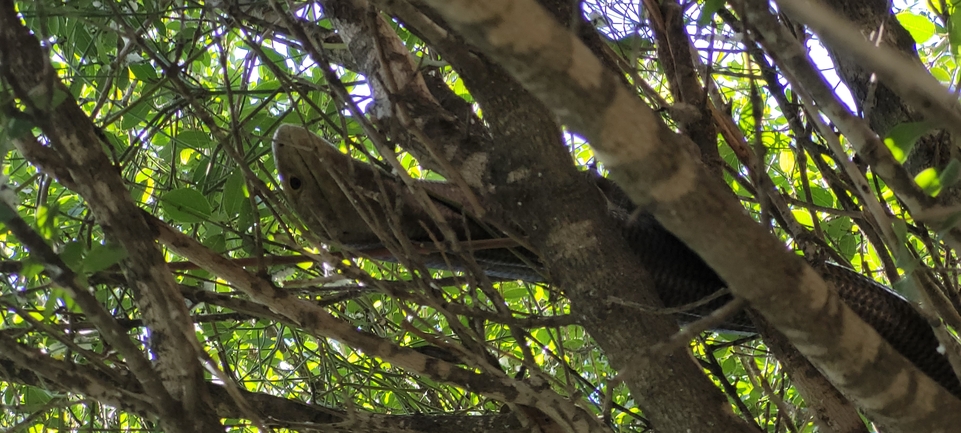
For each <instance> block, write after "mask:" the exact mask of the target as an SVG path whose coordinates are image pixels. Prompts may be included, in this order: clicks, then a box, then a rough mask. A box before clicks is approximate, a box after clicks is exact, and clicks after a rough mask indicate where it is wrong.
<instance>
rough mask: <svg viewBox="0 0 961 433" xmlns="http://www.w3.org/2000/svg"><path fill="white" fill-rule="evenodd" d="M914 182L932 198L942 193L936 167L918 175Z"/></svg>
mask: <svg viewBox="0 0 961 433" xmlns="http://www.w3.org/2000/svg"><path fill="white" fill-rule="evenodd" d="M914 181H915V182H917V184H918V186H920V187H921V189H923V190H924V192H926V193H927V194H928V195H930V196H931V197H937V195H938V193H939V192H941V178H940V177H939V176H938V170H937V169H935V168H934V167H931V168H927V169H925V170H924V171H922V172H920V173H918V174H917V176H914Z"/></svg>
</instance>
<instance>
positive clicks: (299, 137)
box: [273, 125, 961, 397]
mask: <svg viewBox="0 0 961 433" xmlns="http://www.w3.org/2000/svg"><path fill="white" fill-rule="evenodd" d="M273 150H274V157H275V159H276V161H277V169H278V172H279V173H280V177H281V179H282V181H283V185H284V192H285V193H286V194H287V197H288V198H289V199H290V202H291V203H292V204H293V205H294V206H295V209H296V211H297V213H298V214H300V216H301V217H302V218H303V219H304V223H305V224H306V225H307V228H308V229H310V230H312V231H314V232H316V233H318V234H320V235H321V237H323V238H325V239H328V240H338V241H340V242H341V243H343V244H345V245H348V246H372V245H380V244H381V240H380V238H379V237H378V236H377V235H376V234H375V233H374V231H373V230H371V228H370V226H368V223H367V222H365V220H364V219H363V218H361V216H360V213H358V212H357V210H356V208H355V206H354V205H353V204H352V203H351V201H350V200H348V198H347V196H346V195H345V194H344V193H343V192H342V191H343V190H342V189H341V186H340V184H339V183H337V182H336V179H349V184H348V186H349V189H348V190H351V191H354V192H359V193H360V196H361V197H360V199H361V202H360V203H359V205H360V208H362V209H369V210H380V211H381V212H383V210H384V209H385V207H384V206H383V205H381V204H380V203H389V204H390V206H389V207H388V208H389V209H390V210H391V211H392V212H393V214H392V215H393V216H394V217H395V218H396V219H395V226H399V227H401V229H400V231H399V233H400V234H402V235H403V236H406V237H407V238H408V239H410V240H414V241H418V242H429V237H428V236H427V232H426V231H425V230H424V229H423V225H425V224H426V225H427V227H433V225H432V223H431V220H430V218H428V217H427V216H426V213H425V212H423V211H421V210H419V209H418V208H415V207H413V205H412V204H413V203H416V201H415V200H414V198H413V196H412V195H411V194H410V193H409V192H408V191H407V190H406V187H404V186H403V185H402V184H400V182H399V181H398V180H397V179H396V178H394V177H392V176H389V175H386V174H382V175H380V177H381V181H382V185H383V186H384V187H383V188H379V187H378V183H377V177H378V175H377V174H376V173H377V172H376V171H375V170H374V169H373V168H372V167H371V166H370V165H367V164H364V163H361V162H359V161H353V160H352V159H351V158H350V157H348V156H347V155H344V154H342V153H340V151H339V150H337V149H336V148H334V147H333V145H331V144H330V143H328V142H327V141H326V140H323V139H322V138H320V137H318V136H316V135H314V134H313V133H311V132H310V131H308V130H306V129H304V128H302V127H299V126H293V125H282V126H281V127H280V128H278V129H277V133H276V134H275V135H274V143H273ZM332 173H333V174H335V175H334V176H332ZM295 179H296V181H295ZM594 180H595V183H596V184H597V186H598V189H599V190H600V191H601V192H602V193H603V194H604V195H605V196H606V197H607V198H608V201H609V204H610V207H611V211H612V214H614V216H615V217H618V219H619V220H620V221H623V223H624V236H625V238H626V239H627V240H628V242H629V243H630V244H631V248H632V250H633V251H634V253H635V254H637V256H638V257H639V258H640V260H641V262H642V263H643V264H644V266H645V268H646V269H648V270H649V271H650V273H651V276H652V278H653V280H654V286H655V290H656V291H657V293H658V296H660V298H661V300H662V301H663V302H664V305H665V306H667V307H679V306H682V305H685V304H688V303H692V302H695V301H697V300H699V299H702V298H705V297H707V296H710V295H712V294H714V293H715V292H717V291H718V290H720V289H723V288H724V287H725V283H724V282H723V281H722V280H721V279H720V278H719V277H718V276H717V274H716V273H714V271H713V270H712V269H710V267H708V266H707V264H705V263H704V262H703V260H701V258H700V257H698V256H697V254H695V253H694V252H693V251H691V250H690V249H689V248H687V246H686V245H684V244H683V243H682V242H681V241H679V240H678V239H677V238H675V237H674V236H673V235H672V234H671V233H669V232H668V231H667V230H665V229H664V228H663V227H661V226H660V224H658V223H657V221H655V220H654V218H653V217H651V216H650V215H649V214H646V213H640V214H639V215H636V216H635V217H634V218H633V219H629V218H628V215H631V214H632V213H633V212H634V210H635V207H634V205H633V204H631V203H630V201H629V200H627V198H626V196H625V195H624V194H623V192H622V191H621V190H620V189H619V188H618V187H617V185H615V184H614V183H613V182H610V181H608V180H607V179H604V178H594ZM295 184H296V185H295ZM422 186H424V187H425V188H426V189H428V190H429V191H430V192H431V193H432V194H434V195H435V196H438V197H439V198H440V200H438V202H437V203H438V204H439V205H441V206H443V205H444V203H449V202H454V203H456V202H458V197H459V195H458V192H457V190H456V188H454V187H453V186H452V185H448V184H445V183H438V182H426V181H424V182H423V184H422ZM383 198H386V200H383ZM443 209H444V213H445V218H446V219H447V222H448V223H449V224H451V226H452V228H453V229H454V231H455V232H456V233H458V235H460V236H461V237H462V239H467V238H468V235H467V233H468V231H469V233H470V236H469V238H470V239H474V240H477V239H489V238H490V235H489V234H487V233H485V232H483V231H482V230H480V228H479V227H477V226H476V225H472V224H467V225H466V226H465V225H464V223H463V221H464V218H462V217H461V215H460V213H459V212H457V211H455V210H454V208H451V207H444V208H443ZM375 216H377V215H375ZM368 220H371V221H373V222H375V223H378V221H384V218H383V214H380V217H379V218H373V219H372V218H370V216H369V215H368ZM381 224H382V223H381ZM382 227H383V224H382ZM431 230H432V231H434V230H433V228H432V229H431ZM434 233H437V232H436V231H434ZM474 255H475V256H476V258H477V262H478V263H479V264H480V265H481V266H482V268H483V270H484V272H486V273H488V274H490V275H494V276H499V277H508V278H516V279H522V280H526V281H531V282H537V281H543V280H544V279H543V277H541V273H539V272H537V271H536V270H534V269H531V268H530V267H528V266H526V265H525V264H524V263H523V262H522V261H521V260H519V259H517V257H516V256H514V255H513V254H512V253H510V252H508V251H506V250H503V249H501V250H489V251H475V252H474ZM529 257H530V258H533V257H535V256H534V255H533V254H531V255H530V256H529ZM424 263H426V264H427V266H429V267H435V268H447V267H450V265H451V264H453V267H454V268H455V269H461V268H462V266H458V263H457V262H456V261H455V262H453V263H452V262H451V261H447V260H441V259H438V255H437V254H434V255H431V256H429V257H427V258H425V259H424ZM816 268H817V269H818V270H819V272H820V273H821V275H822V276H823V277H824V278H825V280H826V281H828V282H829V283H831V284H832V285H833V286H834V287H835V288H836V289H837V290H838V293H839V295H840V297H841V299H842V300H843V301H844V302H845V303H846V304H847V305H848V306H849V307H851V308H852V309H853V310H854V311H855V313H857V314H858V316H860V317H861V318H862V319H863V320H864V321H865V322H867V323H868V324H870V325H871V326H872V327H873V328H874V329H875V330H877V331H878V333H879V334H881V336H882V337H883V338H884V339H885V340H887V341H888V342H889V343H891V345H892V346H893V347H894V348H895V349H896V350H897V351H898V352H900V353H901V354H902V355H904V356H905V357H906V358H908V359H909V360H910V361H911V362H912V363H914V364H915V365H916V366H918V368H920V369H921V370H922V371H924V372H925V373H926V374H928V375H929V376H931V377H932V378H934V379H935V380H936V381H937V382H939V383H940V384H941V385H942V386H944V387H945V389H947V390H949V391H950V392H952V393H953V394H954V395H956V396H958V397H961V382H959V381H958V379H957V377H955V376H954V373H953V371H952V369H951V367H950V365H949V363H948V362H947V359H946V358H945V357H944V356H942V355H940V354H939V353H938V352H937V347H938V345H939V343H938V341H937V338H936V337H935V336H934V333H933V331H932V330H931V327H930V326H929V325H928V324H927V321H926V320H925V319H924V318H923V317H922V316H921V315H920V314H919V313H918V312H917V311H916V310H915V309H914V308H913V307H912V306H911V305H910V304H909V303H908V302H907V301H905V300H904V299H902V298H901V297H900V296H898V295H897V294H895V293H894V292H892V291H890V289H888V288H886V287H884V286H882V285H880V284H877V283H876V282H874V281H872V280H870V279H868V278H865V277H863V276H861V275H860V274H858V273H856V272H854V271H851V270H850V269H847V268H843V267H840V266H837V265H832V264H823V265H819V266H816ZM730 299H731V298H730V296H729V295H727V296H723V297H721V298H718V299H716V300H714V301H713V302H710V303H708V304H706V305H703V306H701V307H698V308H693V309H690V310H689V311H687V312H685V313H682V314H678V315H677V317H678V320H679V321H682V322H685V321H690V320H693V319H696V318H697V317H700V316H702V315H704V314H707V313H709V312H710V311H712V310H714V309H716V308H718V307H720V306H722V305H724V304H725V303H726V302H728V301H730ZM722 326H723V327H724V329H725V330H728V331H735V332H752V331H753V324H752V323H751V322H750V321H749V320H748V319H747V317H746V316H745V315H743V314H741V315H737V316H735V317H732V318H731V319H729V320H728V322H727V323H724V324H722Z"/></svg>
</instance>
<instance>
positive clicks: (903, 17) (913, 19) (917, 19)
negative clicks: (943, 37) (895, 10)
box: [896, 11, 936, 44]
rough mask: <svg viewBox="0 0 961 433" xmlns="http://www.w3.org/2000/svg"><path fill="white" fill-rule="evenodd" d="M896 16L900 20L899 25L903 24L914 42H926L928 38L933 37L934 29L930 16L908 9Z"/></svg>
mask: <svg viewBox="0 0 961 433" xmlns="http://www.w3.org/2000/svg"><path fill="white" fill-rule="evenodd" d="M896 16H897V18H898V21H900V22H901V26H903V27H904V29H905V30H907V31H908V33H911V37H912V38H914V42H917V43H919V44H923V43H925V42H927V41H928V39H931V38H932V37H934V32H935V30H936V29H935V27H934V23H933V22H931V19H930V18H927V17H924V16H921V15H918V14H915V13H913V12H909V11H903V12H901V13H899V14H897V15H896Z"/></svg>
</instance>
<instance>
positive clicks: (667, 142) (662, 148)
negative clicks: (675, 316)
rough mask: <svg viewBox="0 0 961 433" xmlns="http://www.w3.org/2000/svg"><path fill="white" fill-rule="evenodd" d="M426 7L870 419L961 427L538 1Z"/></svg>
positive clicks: (946, 397)
mask: <svg viewBox="0 0 961 433" xmlns="http://www.w3.org/2000/svg"><path fill="white" fill-rule="evenodd" d="M427 3H428V4H430V5H431V7H433V8H435V9H436V10H437V11H438V12H439V13H440V14H441V15H443V16H444V17H445V19H447V20H448V22H449V23H450V24H451V25H452V26H453V27H454V28H455V29H457V30H459V32H460V33H461V34H462V35H464V37H465V38H466V39H467V40H468V41H470V42H471V43H472V44H474V45H476V46H478V47H479V48H481V49H482V50H483V51H484V52H485V53H486V54H487V55H490V56H491V57H492V58H494V59H495V60H496V61H497V62H498V63H499V64H501V65H502V66H504V67H505V68H506V69H507V70H508V71H510V72H511V74H512V75H514V76H515V77H518V78H519V79H520V81H521V82H522V83H524V85H525V87H526V88H527V89H528V90H530V91H531V92H532V93H533V94H535V95H537V96H538V97H539V98H541V99H542V100H543V101H544V102H545V103H546V104H547V106H549V107H552V108H554V109H555V112H556V113H557V114H558V115H559V116H560V118H561V120H562V121H563V122H564V123H566V124H568V125H570V127H571V128H572V129H573V130H575V131H578V132H580V133H582V134H583V135H584V136H585V137H587V138H588V139H589V140H590V141H591V143H592V145H594V146H595V152H596V154H598V155H599V156H600V157H601V159H602V160H603V161H604V162H605V163H606V164H607V166H608V167H609V168H610V169H611V174H612V177H613V178H614V180H615V181H617V182H618V183H619V184H621V186H622V187H624V188H625V190H626V191H627V192H628V194H629V195H630V196H631V198H632V199H633V200H634V201H636V202H637V203H640V204H642V205H646V206H649V208H651V209H653V213H654V215H655V216H656V217H657V218H658V220H659V221H660V222H661V223H662V224H664V225H665V226H666V227H667V228H668V229H669V230H671V231H672V232H673V233H675V234H676V235H677V236H678V237H679V238H681V239H682V240H683V241H684V242H685V243H687V244H688V245H689V246H690V247H692V248H693V249H694V250H695V251H697V252H698V253H699V254H700V255H701V256H702V257H703V258H704V259H705V261H706V262H707V263H708V264H709V265H711V266H712V267H713V268H714V269H715V270H716V271H717V272H718V273H719V274H720V275H721V277H722V278H724V279H725V281H727V282H728V283H729V284H730V287H731V290H732V292H733V293H734V294H735V295H738V296H742V297H744V298H745V299H747V300H748V301H749V302H750V303H751V305H752V307H754V308H756V309H757V310H758V311H759V312H760V313H761V314H762V315H763V316H764V317H765V318H766V319H767V320H768V321H770V322H771V324H772V325H773V326H774V327H776V328H777V329H778V330H779V331H781V332H783V333H784V334H785V335H786V336H787V337H788V338H789V340H790V341H791V342H792V343H793V344H795V346H797V347H798V349H799V350H800V351H801V352H802V353H803V354H805V356H807V357H808V358H809V359H810V360H811V361H812V363H813V364H814V365H816V366H817V367H818V368H819V369H820V370H821V371H822V372H824V373H825V374H826V375H827V377H828V378H829V379H830V380H831V381H832V382H833V383H835V385H837V386H838V388H839V389H840V390H841V391H842V392H844V393H845V394H846V395H848V396H849V397H850V398H851V399H852V400H853V401H854V402H855V403H856V404H857V405H858V406H859V407H860V408H862V410H864V411H865V413H866V414H868V416H870V417H872V418H876V419H878V420H879V421H882V422H883V423H884V424H886V425H888V426H889V428H890V429H892V431H904V432H908V431H945V432H946V431H950V430H951V429H953V428H954V427H955V426H956V425H957V424H958V422H959V421H961V415H959V414H958V413H957V412H956V411H957V410H958V409H961V401H959V400H958V399H955V398H953V397H951V396H950V394H948V393H947V392H946V391H945V390H943V389H942V388H940V387H939V386H937V385H936V384H935V383H934V382H933V381H932V380H930V378H928V377H926V376H924V375H923V374H921V373H920V372H919V371H918V370H917V369H916V368H914V367H913V366H911V365H910V364H909V363H908V362H907V361H906V360H905V359H903V358H902V357H900V356H899V355H897V354H896V353H895V352H894V351H893V349H892V348H891V347H890V346H889V345H887V344H886V343H885V342H884V341H883V340H881V338H880V337H879V336H878V335H877V334H876V332H874V331H873V329H871V328H870V327H869V326H868V325H867V324H865V323H864V322H862V321H861V320H860V319H858V318H857V317H856V316H855V315H854V313H853V312H851V311H850V310H849V309H848V308H846V307H845V306H844V305H843V304H842V303H841V302H840V300H839V299H838V298H837V294H836V293H834V292H832V291H831V290H829V289H828V287H827V286H826V284H825V283H824V281H823V280H821V278H820V277H818V276H817V275H816V273H815V272H814V271H813V270H812V269H811V268H809V267H808V266H807V265H805V264H804V263H803V262H802V261H801V260H800V259H799V258H798V257H797V256H795V255H794V254H792V253H790V252H788V251H785V250H784V248H783V246H782V245H780V242H779V241H778V240H777V239H775V238H774V237H772V236H771V235H769V234H767V233H765V232H764V231H763V230H762V229H761V228H760V227H759V226H758V225H757V224H756V223H755V222H754V221H753V220H751V219H750V218H749V217H747V216H746V215H744V214H743V211H742V210H741V207H740V205H739V204H738V203H736V202H734V201H733V200H730V199H729V198H728V197H729V196H728V195H726V193H725V192H724V191H725V190H726V187H725V186H724V185H723V184H721V183H720V182H718V181H717V179H715V178H713V177H711V176H709V175H707V174H706V172H705V171H704V170H703V168H702V167H699V166H698V165H697V164H696V163H694V162H692V161H694V158H693V157H692V156H690V155H687V154H686V152H685V151H684V150H683V149H684V146H683V145H682V144H681V143H682V142H683V141H685V140H686V139H685V138H684V137H683V136H678V135H676V134H674V133H673V132H671V131H670V130H668V129H667V128H666V126H665V125H664V124H663V123H662V122H661V121H660V119H659V118H657V116H655V115H654V113H653V112H652V111H651V110H650V108H648V107H646V106H645V105H643V104H642V103H641V102H640V101H639V100H638V99H637V97H636V96H635V95H634V94H633V93H632V92H630V91H629V90H628V89H625V88H623V87H622V86H621V85H620V81H619V79H618V78H616V77H614V76H613V75H612V74H610V73H609V72H607V71H606V70H605V69H604V68H603V67H602V65H601V64H600V62H598V61H597V59H596V58H594V57H593V56H592V55H591V54H590V52H589V51H588V50H587V49H586V47H584V46H583V45H582V44H580V43H579V42H578V41H577V40H576V39H575V38H574V37H573V36H571V35H570V34H569V33H568V32H567V30H566V29H564V28H562V27H561V26H558V25H557V24H556V23H551V22H550V17H549V16H548V14H547V13H546V12H545V11H543V9H541V8H540V7H539V6H538V5H537V4H536V3H535V2H533V1H524V0H515V1H506V0H505V1H489V2H484V3H483V4H480V3H475V2H469V1H429V2H427ZM520 17H523V19H521V18H520ZM535 23H536V24H535ZM535 29H536V31H535ZM717 227H725V230H723V231H718V230H716V228H717ZM812 317H818V318H819V320H816V321H812V320H811V318H812ZM935 402H937V404H935ZM949 406H950V407H955V408H956V409H950V410H946V409H945V408H946V407H949Z"/></svg>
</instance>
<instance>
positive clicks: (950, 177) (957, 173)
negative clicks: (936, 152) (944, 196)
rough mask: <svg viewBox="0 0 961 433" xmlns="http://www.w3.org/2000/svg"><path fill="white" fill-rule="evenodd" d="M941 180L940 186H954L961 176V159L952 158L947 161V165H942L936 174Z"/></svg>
mask: <svg viewBox="0 0 961 433" xmlns="http://www.w3.org/2000/svg"><path fill="white" fill-rule="evenodd" d="M938 178H939V179H940V180H941V188H948V187H951V186H954V184H956V183H957V182H958V179H959V178H961V161H958V160H957V159H952V160H951V161H950V162H948V165H947V166H945V167H944V170H943V171H942V172H941V174H940V175H939V176H938Z"/></svg>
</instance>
